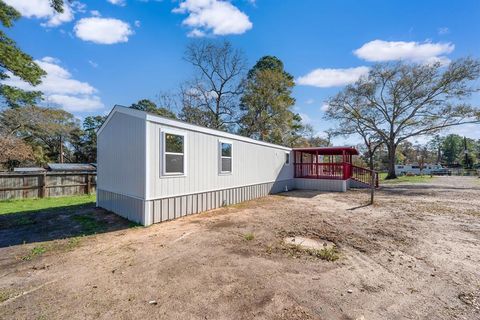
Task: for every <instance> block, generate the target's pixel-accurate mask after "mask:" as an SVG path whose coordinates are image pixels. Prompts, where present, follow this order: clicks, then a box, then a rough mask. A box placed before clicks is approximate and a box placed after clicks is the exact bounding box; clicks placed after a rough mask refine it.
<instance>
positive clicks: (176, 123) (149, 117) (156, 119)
mask: <svg viewBox="0 0 480 320" xmlns="http://www.w3.org/2000/svg"><path fill="white" fill-rule="evenodd" d="M116 112H120V113H123V114H128V115H130V116H133V117H136V118H141V119H144V120H145V121H150V122H153V123H158V124H163V125H167V126H171V127H175V128H178V129H184V130H190V131H195V132H201V133H206V134H210V135H215V136H220V137H222V138H228V139H232V140H237V141H244V142H249V143H254V144H258V145H262V146H267V147H271V148H276V149H282V150H285V151H291V150H292V148H289V147H285V146H281V145H278V144H273V143H269V142H264V141H260V140H255V139H252V138H248V137H244V136H241V135H238V134H234V133H230V132H226V131H221V130H216V129H211V128H207V127H202V126H199V125H195V124H191V123H188V122H185V121H181V120H174V119H170V118H166V117H162V116H159V115H155V114H152V113H149V112H146V111H141V110H136V109H132V108H128V107H125V106H121V105H115V106H114V107H113V108H112V110H111V111H110V113H109V115H108V117H107V119H106V120H105V122H104V123H103V124H102V126H101V127H100V128H99V129H98V130H97V135H98V134H100V133H101V131H102V130H103V129H104V127H105V126H106V125H107V123H108V122H109V121H110V119H111V117H112V116H113V114H114V113H116Z"/></svg>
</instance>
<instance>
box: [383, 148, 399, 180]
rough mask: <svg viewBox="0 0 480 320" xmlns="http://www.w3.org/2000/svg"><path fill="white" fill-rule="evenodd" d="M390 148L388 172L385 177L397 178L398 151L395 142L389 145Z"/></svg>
mask: <svg viewBox="0 0 480 320" xmlns="http://www.w3.org/2000/svg"><path fill="white" fill-rule="evenodd" d="M387 148H388V174H387V177H386V178H385V179H397V175H396V174H395V160H396V154H395V153H396V151H397V146H395V144H394V143H391V145H389V146H387Z"/></svg>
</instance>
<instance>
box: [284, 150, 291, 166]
mask: <svg viewBox="0 0 480 320" xmlns="http://www.w3.org/2000/svg"><path fill="white" fill-rule="evenodd" d="M291 158H292V155H291V154H290V151H285V159H284V160H285V162H284V164H285V165H286V166H289V165H290V164H291V163H292V159H291ZM287 159H288V161H287Z"/></svg>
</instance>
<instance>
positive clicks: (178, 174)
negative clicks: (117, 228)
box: [97, 106, 355, 225]
mask: <svg viewBox="0 0 480 320" xmlns="http://www.w3.org/2000/svg"><path fill="white" fill-rule="evenodd" d="M321 149H322V148H316V149H312V150H317V151H316V153H312V152H310V151H311V150H310V151H309V150H300V149H298V150H294V149H291V148H287V147H283V146H279V145H274V144H270V143H266V142H262V141H257V140H254V139H250V138H246V137H242V136H238V135H235V134H230V133H226V132H222V131H218V130H213V129H208V128H204V127H200V126H196V125H192V124H188V123H185V122H181V121H177V120H172V119H167V118H163V117H159V116H157V115H153V114H149V113H146V112H143V111H139V110H134V109H130V108H125V107H120V106H115V107H114V109H113V110H112V112H111V113H110V114H109V116H108V118H107V120H106V121H105V123H104V124H103V125H102V127H101V128H100V129H99V131H98V160H97V161H98V164H97V174H98V177H97V205H98V206H99V207H102V208H105V209H107V210H110V211H113V212H115V213H117V214H119V215H121V216H123V217H125V218H127V219H129V220H133V221H136V222H138V223H141V224H143V225H149V224H152V223H157V222H161V221H165V220H170V219H174V218H177V217H181V216H184V215H188V214H192V213H197V212H201V211H206V210H210V209H214V208H218V207H221V206H225V205H230V204H234V203H238V202H242V201H245V200H250V199H253V198H257V197H261V196H265V195H268V194H271V193H278V192H282V191H288V190H292V189H295V188H308V189H318V190H330V191H346V189H347V188H348V186H349V180H350V178H351V176H352V172H353V171H355V170H354V168H352V167H353V166H351V165H350V167H348V168H350V169H348V168H347V166H346V162H345V161H344V162H342V163H340V164H338V163H337V164H334V163H328V164H325V163H319V161H318V159H320V158H321V157H320V156H319V155H320V154H322V152H320V153H319V150H321ZM323 149H325V148H323ZM326 149H329V148H326ZM331 149H333V148H331ZM350 149H351V150H354V149H353V148H350ZM329 152H330V151H329ZM306 154H310V156H311V157H310V158H308V159H309V160H308V161H307V160H306V159H307V158H306V157H305V155H306ZM343 155H344V158H343V160H345V159H350V163H351V155H350V158H348V156H347V157H346V154H345V151H343ZM322 159H323V158H322ZM292 160H293V163H292ZM346 168H347V169H346Z"/></svg>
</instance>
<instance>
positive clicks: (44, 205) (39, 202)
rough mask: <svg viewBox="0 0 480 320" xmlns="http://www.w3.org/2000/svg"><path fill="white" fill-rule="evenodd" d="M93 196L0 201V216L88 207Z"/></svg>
mask: <svg viewBox="0 0 480 320" xmlns="http://www.w3.org/2000/svg"><path fill="white" fill-rule="evenodd" d="M95 198H96V197H95V194H92V195H89V196H88V195H84V196H71V197H58V198H43V199H37V198H35V199H18V200H5V201H0V214H7V213H16V212H26V211H36V210H44V209H48V210H50V209H55V208H61V207H69V206H79V205H88V204H93V203H94V202H95Z"/></svg>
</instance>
